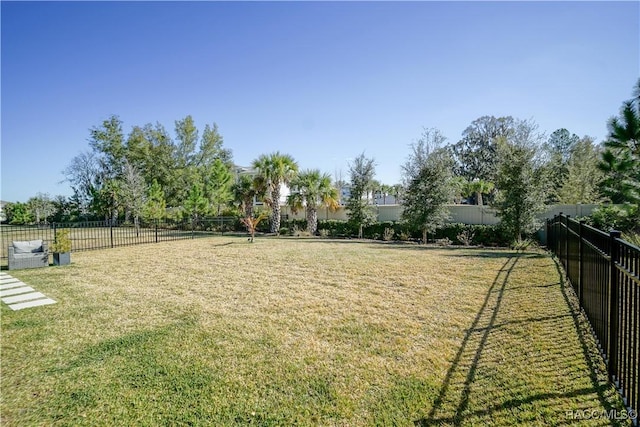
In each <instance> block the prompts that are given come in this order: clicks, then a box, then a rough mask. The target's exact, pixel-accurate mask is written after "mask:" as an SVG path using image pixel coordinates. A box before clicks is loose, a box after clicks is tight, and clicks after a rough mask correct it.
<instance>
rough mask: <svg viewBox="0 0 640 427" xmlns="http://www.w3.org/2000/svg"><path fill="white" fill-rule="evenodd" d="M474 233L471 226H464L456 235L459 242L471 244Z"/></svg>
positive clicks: (466, 244)
mask: <svg viewBox="0 0 640 427" xmlns="http://www.w3.org/2000/svg"><path fill="white" fill-rule="evenodd" d="M475 235H476V233H475V231H473V229H472V228H471V227H466V228H465V229H464V230H462V232H461V233H460V234H458V235H457V236H456V237H457V239H458V241H459V242H460V243H462V244H463V245H465V246H471V244H472V243H473V238H474V237H475Z"/></svg>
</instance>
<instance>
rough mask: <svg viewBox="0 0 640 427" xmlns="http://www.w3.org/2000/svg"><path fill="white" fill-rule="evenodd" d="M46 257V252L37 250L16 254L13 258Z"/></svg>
mask: <svg viewBox="0 0 640 427" xmlns="http://www.w3.org/2000/svg"><path fill="white" fill-rule="evenodd" d="M40 257H44V252H35V253H31V252H29V253H26V254H15V255H14V256H13V259H33V258H40Z"/></svg>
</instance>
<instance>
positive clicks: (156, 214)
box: [144, 179, 167, 220]
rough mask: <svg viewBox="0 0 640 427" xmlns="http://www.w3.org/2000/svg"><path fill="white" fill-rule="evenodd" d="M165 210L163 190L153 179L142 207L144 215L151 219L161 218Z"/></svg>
mask: <svg viewBox="0 0 640 427" xmlns="http://www.w3.org/2000/svg"><path fill="white" fill-rule="evenodd" d="M166 212H167V203H166V201H165V199H164V191H162V187H160V184H158V181H157V180H155V179H154V180H153V183H152V184H151V187H149V191H148V194H147V202H146V204H145V207H144V216H145V217H146V218H148V219H152V220H161V219H162V218H164V217H165V215H166Z"/></svg>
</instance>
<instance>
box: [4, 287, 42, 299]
mask: <svg viewBox="0 0 640 427" xmlns="http://www.w3.org/2000/svg"><path fill="white" fill-rule="evenodd" d="M33 291H35V289H33V288H32V287H31V286H23V287H22V288H13V289H4V290H2V291H0V297H8V296H10V295H18V294H26V293H28V292H33Z"/></svg>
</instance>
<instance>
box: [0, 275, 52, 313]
mask: <svg viewBox="0 0 640 427" xmlns="http://www.w3.org/2000/svg"><path fill="white" fill-rule="evenodd" d="M0 299H1V300H2V302H3V303H5V304H7V306H8V307H9V308H10V309H11V310H14V311H16V310H22V309H23V308H29V307H38V306H41V305H49V304H55V303H56V301H55V300H52V299H51V298H48V297H47V296H46V295H45V294H43V293H42V292H36V290H35V289H33V288H32V287H31V286H27V285H26V284H24V283H23V282H21V281H20V280H18V279H16V278H15V277H11V276H10V275H9V274H7V273H0Z"/></svg>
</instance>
